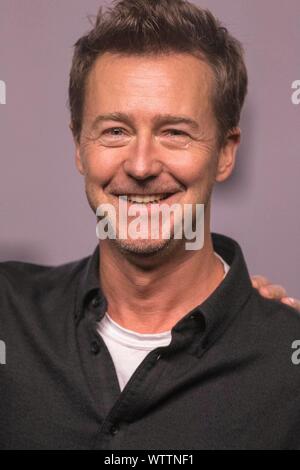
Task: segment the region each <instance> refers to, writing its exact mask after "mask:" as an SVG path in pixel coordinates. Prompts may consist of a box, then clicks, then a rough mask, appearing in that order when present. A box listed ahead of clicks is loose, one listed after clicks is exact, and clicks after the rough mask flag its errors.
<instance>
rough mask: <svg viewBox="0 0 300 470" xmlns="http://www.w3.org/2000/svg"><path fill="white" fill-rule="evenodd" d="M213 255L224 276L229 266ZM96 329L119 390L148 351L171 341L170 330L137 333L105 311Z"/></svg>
mask: <svg viewBox="0 0 300 470" xmlns="http://www.w3.org/2000/svg"><path fill="white" fill-rule="evenodd" d="M215 255H216V256H217V257H218V258H219V259H220V260H221V261H222V263H223V265H224V277H225V276H226V274H227V272H228V271H229V268H230V267H229V265H228V264H227V263H226V262H225V261H224V260H223V258H221V256H220V255H218V253H216V252H215ZM97 331H98V333H99V334H100V335H101V336H102V338H103V340H104V342H105V344H106V346H107V348H108V350H109V352H110V355H111V357H112V359H113V362H114V365H115V368H116V372H117V376H118V381H119V385H120V389H121V390H123V388H124V387H125V385H126V383H127V382H128V380H129V379H130V377H131V375H132V374H133V372H134V371H135V370H136V368H137V367H138V366H139V364H140V363H141V362H142V361H143V359H144V358H145V357H146V356H147V355H148V353H149V352H150V351H152V350H153V349H156V348H158V347H161V346H167V345H168V344H170V342H171V330H168V331H163V332H162V333H137V332H136V331H132V330H127V329H126V328H123V327H122V326H121V325H119V324H118V323H116V322H115V321H114V320H112V318H111V317H110V316H109V315H108V313H107V312H106V313H105V315H104V317H103V318H102V319H101V321H100V322H99V323H98V328H97Z"/></svg>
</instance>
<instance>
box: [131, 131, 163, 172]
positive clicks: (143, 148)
mask: <svg viewBox="0 0 300 470" xmlns="http://www.w3.org/2000/svg"><path fill="white" fill-rule="evenodd" d="M128 152H129V154H128V156H127V157H126V159H125V161H124V164H123V168H124V171H125V172H126V174H127V175H129V176H131V177H132V178H135V179H137V180H144V179H147V178H149V177H153V176H158V175H159V174H160V173H161V171H162V168H163V164H162V162H161V160H160V157H159V154H158V149H157V148H156V143H155V140H154V139H153V138H152V136H151V135H149V134H147V135H145V134H144V135H139V136H138V137H136V140H135V142H134V145H133V146H130V148H128Z"/></svg>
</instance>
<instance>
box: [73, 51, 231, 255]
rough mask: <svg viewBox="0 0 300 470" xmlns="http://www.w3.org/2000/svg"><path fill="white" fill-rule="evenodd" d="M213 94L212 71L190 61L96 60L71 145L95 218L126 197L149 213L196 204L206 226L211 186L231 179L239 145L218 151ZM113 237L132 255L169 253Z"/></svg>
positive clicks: (162, 244)
mask: <svg viewBox="0 0 300 470" xmlns="http://www.w3.org/2000/svg"><path fill="white" fill-rule="evenodd" d="M213 86H214V80H213V72H212V70H211V68H210V66H209V65H208V64H206V63H205V62H203V61H201V60H199V59H198V58H196V57H194V56H192V55H190V54H176V53H173V54H171V55H156V56H133V55H129V56H125V55H118V54H112V53H105V54H103V55H102V56H100V57H99V58H98V59H97V61H96V62H95V64H94V66H93V68H92V70H91V72H90V74H89V76H88V80H87V84H86V94H85V105H84V112H83V124H82V131H81V135H80V141H79V142H77V143H76V164H77V168H78V170H79V171H80V173H81V174H83V175H84V177H85V186H86V194H87V198H88V201H89V204H90V206H91V208H92V209H93V210H94V212H96V209H97V207H98V206H99V205H100V204H103V203H110V204H113V205H114V206H115V208H116V212H117V213H118V202H119V199H118V198H119V196H121V195H126V196H127V197H128V199H129V201H132V202H137V203H142V202H144V203H146V202H147V201H148V204H146V207H148V208H150V207H151V201H154V199H155V200H158V199H160V198H164V201H163V202H164V203H165V204H169V205H170V204H173V203H179V204H180V205H183V204H196V203H198V204H200V203H202V204H205V207H206V208H207V211H206V220H207V221H208V220H209V214H208V212H209V211H208V207H209V202H210V196H211V191H212V188H213V184H214V182H215V181H216V180H217V181H223V180H225V179H226V178H227V177H228V176H229V175H230V173H231V171H232V168H233V166H234V158H235V152H236V149H237V145H238V143H237V140H236V139H235V140H234V139H228V141H227V143H226V145H224V147H223V148H222V149H221V150H220V149H218V148H217V123H216V119H215V116H214V113H213V107H212V93H213ZM142 196H149V199H146V200H143V199H141V197H142ZM152 196H153V198H152ZM142 205H143V206H144V207H145V204H142ZM118 229H119V227H118V225H117V240H116V241H115V243H116V245H117V246H119V248H121V249H123V250H124V249H125V250H127V251H129V252H132V253H141V254H143V253H144V254H149V253H154V252H157V251H161V250H164V249H165V248H166V247H168V246H170V241H169V240H165V239H162V237H159V239H158V240H151V239H148V238H147V239H146V238H145V239H143V240H134V239H131V238H128V239H127V240H121V239H118ZM171 235H172V227H171ZM171 238H172V237H171ZM179 243H182V240H171V244H173V245H174V246H176V245H178V244H179Z"/></svg>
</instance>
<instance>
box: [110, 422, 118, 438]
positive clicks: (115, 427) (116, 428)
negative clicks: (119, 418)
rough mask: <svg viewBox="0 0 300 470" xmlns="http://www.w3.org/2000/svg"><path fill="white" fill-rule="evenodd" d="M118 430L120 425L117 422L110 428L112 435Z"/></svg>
mask: <svg viewBox="0 0 300 470" xmlns="http://www.w3.org/2000/svg"><path fill="white" fill-rule="evenodd" d="M119 430H120V427H119V425H118V424H113V425H112V427H111V428H110V434H111V435H112V436H115V435H116V434H117V433H118V432H119Z"/></svg>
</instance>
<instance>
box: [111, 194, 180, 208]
mask: <svg viewBox="0 0 300 470" xmlns="http://www.w3.org/2000/svg"><path fill="white" fill-rule="evenodd" d="M173 194H175V193H161V194H149V195H140V194H120V195H119V198H120V199H121V200H123V201H127V202H128V203H129V204H146V205H147V204H159V203H160V202H162V201H166V200H167V199H169V198H170V197H171V196H173Z"/></svg>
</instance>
